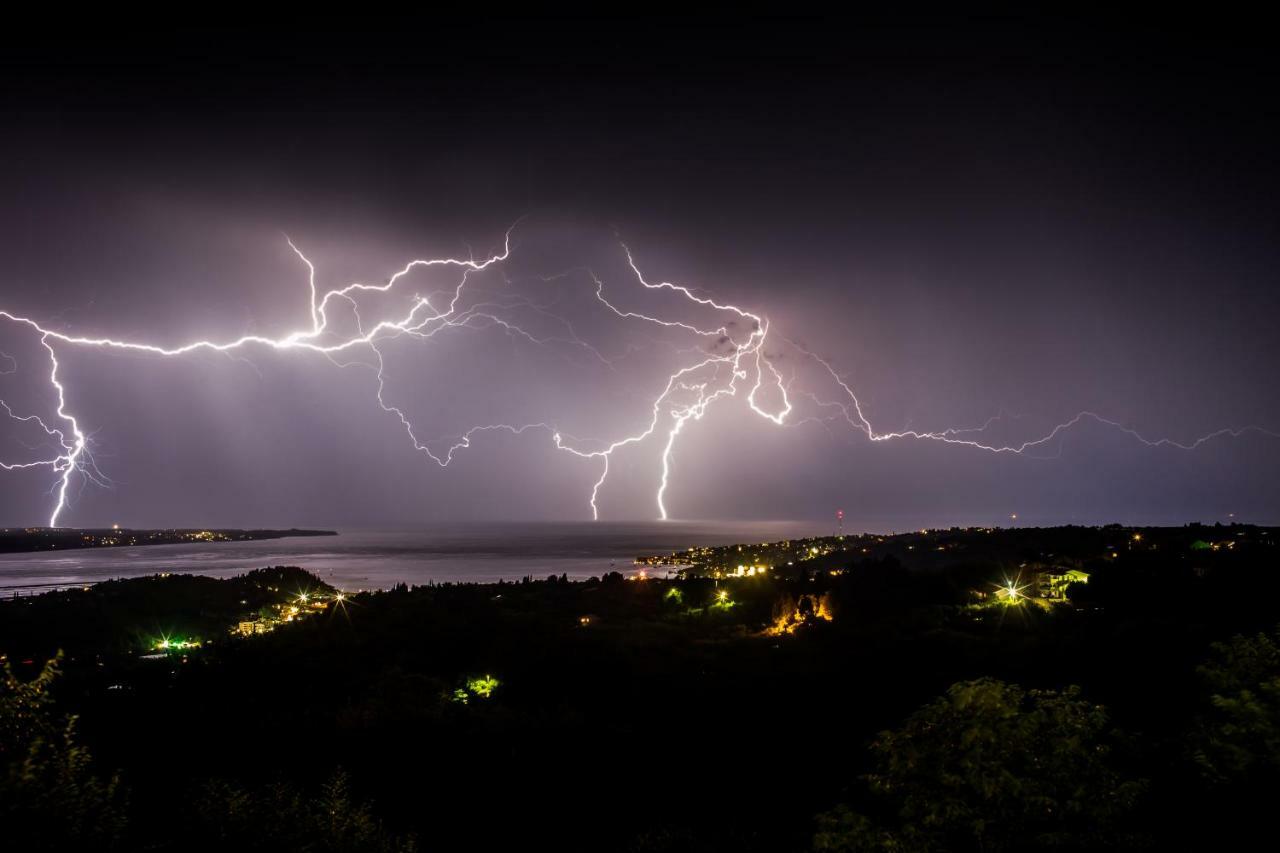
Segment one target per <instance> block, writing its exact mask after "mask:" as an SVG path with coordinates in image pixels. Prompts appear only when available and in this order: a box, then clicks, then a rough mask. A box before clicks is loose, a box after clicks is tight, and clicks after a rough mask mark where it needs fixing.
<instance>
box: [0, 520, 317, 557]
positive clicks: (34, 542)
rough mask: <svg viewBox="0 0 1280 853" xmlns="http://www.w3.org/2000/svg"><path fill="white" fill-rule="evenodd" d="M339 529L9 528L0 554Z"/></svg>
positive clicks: (2, 532) (0, 533) (0, 540)
mask: <svg viewBox="0 0 1280 853" xmlns="http://www.w3.org/2000/svg"><path fill="white" fill-rule="evenodd" d="M337 535H338V532H337V531H336V530H299V529H298V528H296V527H292V528H289V529H288V530H231V529H224V530H211V529H203V528H168V529H163V530H131V529H126V528H119V527H109V528H74V527H6V528H0V554H19V553H23V552H30V551H63V550H71V549H73V548H124V547H137V546H139V545H178V544H183V543H191V542H250V541H253V540H257V539H283V538H285V537H287V536H337Z"/></svg>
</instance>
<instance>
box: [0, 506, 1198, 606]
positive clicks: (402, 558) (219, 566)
mask: <svg viewBox="0 0 1280 853" xmlns="http://www.w3.org/2000/svg"><path fill="white" fill-rule="evenodd" d="M1001 521H1003V525H1002V526H1012V525H1014V524H1017V525H1024V524H1031V525H1035V524H1054V523H1077V524H1078V523H1098V520H1096V519H1088V520H1086V519H1076V518H1067V519H1059V518H1053V519H1050V518H1044V519H1030V518H1018V519H1016V520H1013V519H1010V518H1004V519H1001V520H997V519H994V518H946V519H941V518H928V519H925V518H906V517H885V518H868V519H860V520H858V521H852V520H851V519H847V518H846V519H845V527H844V528H843V530H844V532H846V533H894V532H904V531H909V530H918V529H920V528H922V527H949V526H951V525H953V524H959V525H971V524H977V525H991V524H1001ZM1123 521H1127V520H1123ZM1135 521H1136V520H1135ZM1143 521H1144V522H1145V523H1171V522H1173V520H1172V519H1170V520H1156V519H1150V520H1146V519H1144V520H1143ZM1129 523H1133V522H1129ZM1177 523H1181V522H1177ZM836 530H837V528H836V522H835V520H834V519H829V520H826V521H822V522H819V521H816V520H812V519H811V520H807V521H716V522H700V521H661V522H657V521H655V522H627V523H616V522H585V523H584V522H563V523H561V522H550V523H548V522H537V523H521V522H506V523H465V524H426V525H421V526H417V527H413V528H401V529H387V530H368V529H342V528H338V535H337V536H296V537H286V538H282V539H264V540H259V541H251V542H205V543H182V544H174V545H147V546H139V547H125V548H84V549H77V550H70V551H44V552H37V553H29V554H3V555H0V596H6V597H7V596H10V595H22V594H30V593H35V592H41V591H44V590H49V589H59V588H67V587H75V586H85V585H89V584H93V583H97V582H99V581H103V580H108V579H111V578H129V577H141V576H145V575H154V574H160V573H164V572H170V573H185V574H199V575H208V576H211V577H231V576H233V575H237V574H243V573H244V572H247V571H250V570H252V569H258V568H263V567H267V566H300V567H302V568H304V569H307V570H308V571H310V572H312V573H313V574H315V575H317V576H318V577H320V578H321V579H322V580H324V581H327V582H328V583H331V584H333V585H334V586H336V587H338V588H339V589H343V590H350V591H354V590H369V589H386V588H388V587H391V586H394V585H395V584H399V583H405V584H409V585H410V586H417V585H421V584H428V583H446V582H473V583H492V582H496V581H498V580H500V579H502V580H508V581H518V580H520V579H521V578H525V577H532V578H546V577H547V576H548V575H552V574H555V575H562V574H563V575H568V576H569V577H570V578H588V577H591V576H600V575H603V574H604V573H606V572H610V571H619V572H622V573H623V574H630V573H631V572H634V571H636V567H635V566H634V564H633V562H634V560H635V558H636V557H638V556H641V555H650V554H670V553H673V552H676V551H683V550H686V549H688V548H691V547H695V546H706V545H712V546H713V545H732V544H737V543H744V542H773V541H777V540H780V539H789V538H797V537H804V536H830V535H832V534H834V533H835V532H836Z"/></svg>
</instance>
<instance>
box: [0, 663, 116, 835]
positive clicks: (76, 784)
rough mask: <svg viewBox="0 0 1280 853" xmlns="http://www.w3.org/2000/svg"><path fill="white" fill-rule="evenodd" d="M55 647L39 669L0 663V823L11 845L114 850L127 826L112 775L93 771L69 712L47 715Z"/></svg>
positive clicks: (54, 671)
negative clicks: (20, 673) (26, 671)
mask: <svg viewBox="0 0 1280 853" xmlns="http://www.w3.org/2000/svg"><path fill="white" fill-rule="evenodd" d="M61 659H62V655H61V653H59V654H58V655H57V656H56V657H54V658H53V659H52V660H50V661H48V662H47V663H46V664H45V665H44V667H43V668H42V669H41V671H40V673H39V675H37V676H36V677H35V678H33V679H31V680H29V681H23V680H22V679H20V678H18V677H17V676H16V675H15V674H14V672H13V669H12V667H11V666H10V665H9V663H8V662H7V661H6V662H5V665H4V671H3V679H2V680H0V826H3V827H4V840H5V842H6V844H8V845H12V849H14V850H23V851H41V850H50V851H53V850H112V849H115V848H116V847H118V846H119V844H120V841H121V838H122V836H123V834H124V830H125V827H126V824H127V814H126V799H127V795H126V792H125V790H124V787H123V786H122V785H121V784H120V780H119V778H118V777H117V776H111V777H109V778H107V779H102V778H99V777H98V776H96V775H94V773H93V767H92V763H93V762H92V757H91V756H90V755H89V751H88V750H87V749H86V748H85V747H83V746H81V745H80V744H79V743H77V741H76V737H75V725H76V718H75V717H74V716H67V717H61V718H60V717H58V716H57V715H55V714H54V713H53V707H52V706H53V700H52V697H51V695H50V692H49V690H50V687H51V685H52V684H53V682H54V680H55V679H56V678H57V675H58V665H59V663H60V662H61Z"/></svg>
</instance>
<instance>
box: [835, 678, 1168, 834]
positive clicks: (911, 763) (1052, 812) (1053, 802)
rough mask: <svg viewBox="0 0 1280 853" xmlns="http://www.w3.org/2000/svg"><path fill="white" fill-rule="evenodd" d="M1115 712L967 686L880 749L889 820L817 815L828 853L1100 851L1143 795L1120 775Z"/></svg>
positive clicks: (1061, 698)
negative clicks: (1112, 722) (1110, 722)
mask: <svg viewBox="0 0 1280 853" xmlns="http://www.w3.org/2000/svg"><path fill="white" fill-rule="evenodd" d="M1108 735H1109V732H1108V727H1107V715H1106V711H1105V710H1104V709H1103V708H1102V707H1101V706H1099V705H1094V704H1092V703H1089V702H1086V701H1085V700H1083V699H1082V698H1081V697H1080V692H1079V688H1077V687H1069V688H1067V689H1066V690H1063V691H1060V692H1059V691H1053V690H1030V691H1028V690H1024V689H1023V688H1021V687H1019V686H1017V685H1014V684H1007V683H1005V682H1002V681H997V680H995V679H989V678H984V679H979V680H977V681H967V682H960V683H957V684H954V685H952V686H951V687H950V688H949V689H948V690H947V692H946V693H945V694H944V695H943V696H941V697H939V698H938V699H935V700H934V701H932V702H930V703H929V704H927V705H925V706H924V707H923V708H921V709H920V710H918V711H917V712H916V713H914V714H913V715H912V716H911V717H910V718H909V719H908V720H907V723H906V725H904V726H903V727H902V728H900V729H898V730H897V731H888V732H882V733H881V734H880V735H879V737H878V738H877V739H876V740H875V742H874V743H873V744H872V747H871V748H872V752H873V755H874V760H875V768H876V769H875V772H874V773H872V774H870V775H869V776H868V777H866V778H867V782H868V783H869V787H870V790H871V792H872V793H873V794H874V795H876V797H877V798H879V799H880V800H881V801H882V802H883V803H884V805H885V806H886V807H887V812H888V814H889V815H891V819H890V820H889V821H888V823H887V825H883V826H882V825H877V823H876V822H874V821H873V820H871V819H870V818H868V817H866V816H864V815H862V814H859V813H857V812H855V811H853V810H852V809H850V808H848V807H847V806H840V807H837V808H836V809H834V810H833V811H831V812H827V813H826V814H823V815H820V816H819V819H818V832H817V834H816V836H815V838H814V848H815V849H817V850H827V851H855V850H890V851H933V850H983V851H1000V850H1014V849H1018V850H1025V849H1051V848H1062V847H1070V848H1072V849H1081V848H1103V847H1108V846H1112V845H1113V844H1114V843H1115V842H1116V836H1115V835H1114V832H1113V831H1114V829H1115V828H1116V827H1117V825H1118V824H1119V822H1120V820H1121V818H1123V817H1124V816H1125V814H1126V813H1127V812H1128V811H1129V810H1130V809H1131V808H1132V806H1133V804H1134V801H1135V800H1136V798H1137V796H1138V794H1139V793H1140V792H1141V790H1142V789H1143V787H1144V784H1145V783H1144V782H1142V781H1139V780H1125V779H1123V778H1122V776H1121V774H1120V773H1119V772H1117V770H1116V769H1115V768H1114V767H1113V765H1112V762H1111V756H1110V748H1109V746H1108V745H1107V741H1108V739H1109V738H1108Z"/></svg>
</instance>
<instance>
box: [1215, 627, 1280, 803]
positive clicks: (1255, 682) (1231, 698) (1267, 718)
mask: <svg viewBox="0 0 1280 853" xmlns="http://www.w3.org/2000/svg"><path fill="white" fill-rule="evenodd" d="M1199 673H1200V678H1201V680H1202V682H1203V684H1204V686H1205V688H1206V690H1207V692H1208V694H1209V709H1208V710H1207V711H1206V713H1204V714H1203V715H1202V716H1201V719H1200V721H1199V725H1198V726H1197V730H1196V744H1195V746H1194V754H1195V757H1196V760H1197V762H1198V763H1199V764H1200V766H1201V768H1202V769H1203V770H1204V772H1205V773H1206V775H1208V776H1209V778H1210V779H1212V780H1213V781H1215V782H1228V781H1244V780H1247V779H1254V780H1258V779H1259V777H1264V776H1265V777H1269V778H1274V776H1275V774H1277V773H1278V772H1280V629H1278V630H1277V632H1276V636H1275V637H1271V636H1268V635H1266V634H1257V635H1256V636H1253V637H1243V636H1236V637H1233V638H1231V639H1230V640H1228V641H1227V642H1224V643H1214V644H1213V646H1212V647H1211V656H1210V659H1209V661H1208V662H1207V663H1205V664H1204V665H1203V666H1201V667H1200V668H1199Z"/></svg>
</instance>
